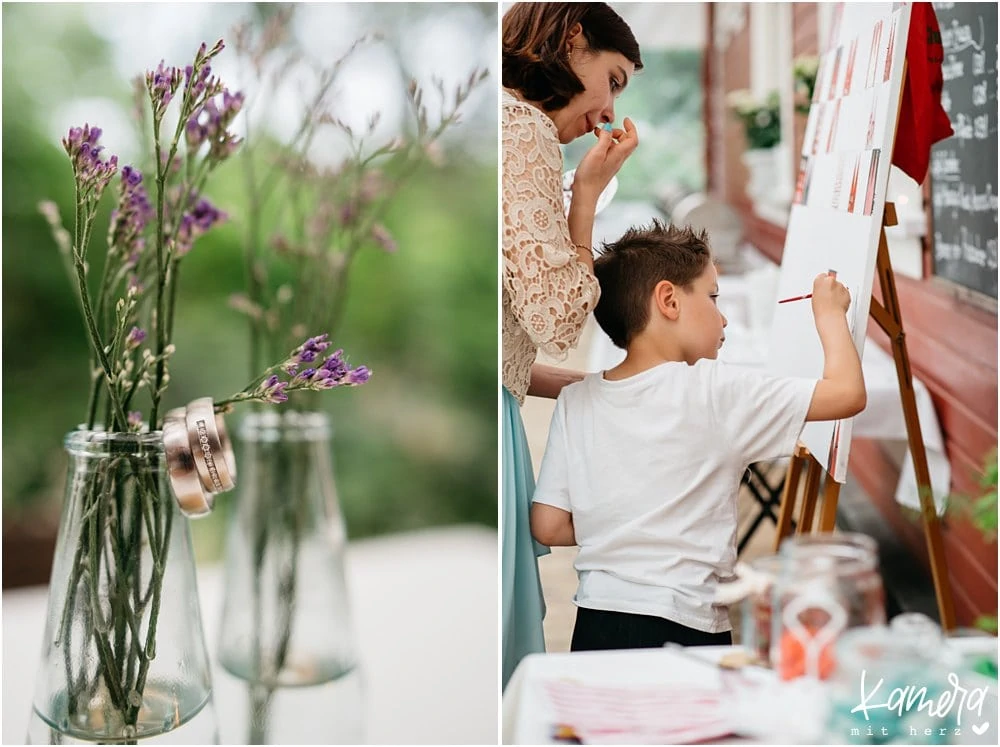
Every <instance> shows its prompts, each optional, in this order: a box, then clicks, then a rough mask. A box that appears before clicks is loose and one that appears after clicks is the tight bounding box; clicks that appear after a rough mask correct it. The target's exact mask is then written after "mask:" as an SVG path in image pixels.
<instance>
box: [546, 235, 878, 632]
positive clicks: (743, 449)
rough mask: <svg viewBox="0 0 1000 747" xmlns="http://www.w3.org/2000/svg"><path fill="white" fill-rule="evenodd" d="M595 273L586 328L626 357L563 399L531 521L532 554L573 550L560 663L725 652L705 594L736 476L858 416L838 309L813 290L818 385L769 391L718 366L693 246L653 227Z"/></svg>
mask: <svg viewBox="0 0 1000 747" xmlns="http://www.w3.org/2000/svg"><path fill="white" fill-rule="evenodd" d="M594 269H595V274H596V275H597V278H598V280H599V282H600V285H601V300H600V302H599V303H598V305H597V307H596V309H595V312H594V314H595V317H596V319H597V321H598V323H599V324H600V325H601V327H602V328H603V329H604V331H605V332H606V333H607V334H608V336H609V337H610V338H611V339H612V341H613V342H614V343H615V344H616V345H618V346H619V347H622V348H624V349H625V350H626V357H625V360H624V361H623V362H622V363H621V364H620V365H618V366H616V367H615V368H613V369H610V370H608V371H604V372H600V373H594V374H590V375H588V376H586V377H585V378H584V379H583V380H582V381H580V382H578V383H575V384H571V385H569V386H567V387H565V388H564V389H563V390H562V393H561V394H560V395H559V398H558V400H557V402H556V408H555V412H554V414H553V417H552V424H551V427H550V431H549V439H548V445H547V447H546V451H545V456H544V458H543V461H542V467H541V472H540V474H539V478H538V484H537V486H536V489H535V494H534V499H533V500H534V503H533V505H532V510H531V530H532V533H533V535H534V537H535V539H537V540H538V541H539V542H543V543H545V544H547V545H577V544H578V545H579V546H580V552H579V555H578V556H577V560H576V569H577V573H578V577H579V586H578V589H577V593H576V597H575V599H574V601H575V602H576V604H577V607H578V609H577V619H576V627H575V629H574V632H573V641H572V650H574V651H582V650H594V649H615V648H647V647H658V646H662V645H663V644H664V643H666V642H668V641H671V642H675V643H679V644H681V645H718V644H728V643H730V642H731V640H732V639H731V634H730V631H731V626H730V623H729V617H728V614H727V610H726V609H725V608H724V607H720V606H718V605H716V604H715V603H714V596H715V586H716V584H717V583H718V582H719V581H720V580H721V579H725V578H727V577H729V576H731V574H732V569H733V565H734V563H735V560H736V499H737V494H738V492H739V484H740V478H741V477H742V475H743V473H744V471H745V470H746V468H747V465H749V464H750V463H752V462H757V461H763V460H770V459H776V458H778V457H782V456H787V455H790V454H791V453H792V450H793V449H794V447H795V444H796V441H797V439H798V436H799V433H800V431H801V429H802V426H803V424H804V423H805V422H806V421H807V420H837V419H840V418H847V417H851V416H853V415H855V414H857V413H858V412H860V411H861V410H862V409H864V406H865V386H864V380H863V378H862V373H861V363H860V360H859V359H858V354H857V351H856V350H855V348H854V343H853V341H852V339H851V335H850V332H849V330H848V326H847V319H846V312H847V309H848V306H849V304H850V294H849V293H848V291H847V289H846V288H845V287H844V286H843V285H841V284H840V283H838V282H837V280H836V279H835V278H834V277H833V276H832V275H831V274H823V275H820V276H818V277H817V278H816V279H815V281H814V283H813V298H812V312H813V315H814V317H815V320H816V330H817V332H818V333H819V336H820V340H821V342H822V346H823V352H824V369H823V377H822V378H821V379H819V380H810V379H796V378H779V377H775V376H771V375H767V374H763V373H757V372H754V371H750V370H747V369H744V368H739V367H734V366H730V365H727V364H724V363H720V362H719V361H717V360H716V358H717V356H718V351H719V348H720V347H721V345H722V343H723V341H724V339H725V327H726V318H725V317H724V316H723V315H722V313H721V312H720V311H719V310H718V308H717V306H716V298H717V296H718V276H717V274H716V270H715V266H714V265H713V263H712V258H711V253H710V251H709V247H708V244H707V237H706V235H705V234H704V232H701V233H699V232H695V231H693V230H692V229H690V228H677V227H674V226H665V225H663V224H661V223H658V222H656V221H654V222H653V225H652V227H650V228H642V229H631V230H629V231H628V232H627V233H626V234H625V235H624V236H623V237H622V238H621V239H620V240H619V241H617V242H615V243H614V244H612V245H610V246H608V247H606V250H605V252H604V254H603V255H602V256H601V257H600V258H598V259H597V261H596V262H595V266H594ZM802 313H809V311H808V309H806V308H803V309H802Z"/></svg>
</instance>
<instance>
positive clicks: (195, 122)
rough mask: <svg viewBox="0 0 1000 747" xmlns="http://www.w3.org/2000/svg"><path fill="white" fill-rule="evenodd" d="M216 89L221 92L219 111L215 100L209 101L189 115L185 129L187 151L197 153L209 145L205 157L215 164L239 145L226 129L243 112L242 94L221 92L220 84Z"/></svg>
mask: <svg viewBox="0 0 1000 747" xmlns="http://www.w3.org/2000/svg"><path fill="white" fill-rule="evenodd" d="M206 69H207V68H206ZM219 88H220V90H221V92H222V102H221V108H220V104H219V102H218V101H217V100H216V99H215V98H211V97H210V98H208V99H207V100H206V101H205V103H204V104H203V105H202V106H201V107H200V108H198V109H197V110H195V111H194V112H193V113H192V114H191V117H190V119H188V121H187V124H186V125H185V127H184V134H185V138H186V139H187V144H188V147H189V148H192V149H194V150H197V149H198V148H200V147H201V145H202V143H205V142H208V144H209V150H208V157H209V158H210V159H212V160H216V161H222V160H224V159H226V158H228V157H229V156H230V155H232V154H233V153H234V152H235V151H236V148H237V147H238V146H239V144H240V142H241V141H240V139H239V138H238V137H236V135H234V134H233V133H231V132H230V131H229V129H228V128H229V126H230V124H232V122H233V120H234V119H235V118H236V115H237V114H239V112H240V110H241V109H242V108H243V102H244V100H245V97H244V95H243V94H242V93H230V92H229V90H228V89H224V88H221V84H220V86H219Z"/></svg>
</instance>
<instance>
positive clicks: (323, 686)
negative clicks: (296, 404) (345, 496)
mask: <svg viewBox="0 0 1000 747" xmlns="http://www.w3.org/2000/svg"><path fill="white" fill-rule="evenodd" d="M237 449H238V457H237V461H238V463H239V465H240V483H239V485H238V486H237V488H236V494H235V498H234V500H235V510H234V513H233V515H232V516H231V518H230V523H229V531H228V535H227V542H226V577H225V589H226V594H225V601H224V605H223V614H222V625H221V629H220V641H219V661H220V664H221V665H222V669H223V670H224V673H225V674H223V675H220V679H221V680H222V686H223V687H225V697H226V703H227V713H226V721H225V722H224V723H223V725H222V726H223V732H224V734H225V738H226V740H227V741H229V740H230V739H233V740H235V741H237V742H245V743H249V744H309V743H317V744H334V743H358V742H360V741H362V736H363V735H362V732H363V723H362V722H363V719H362V717H361V712H362V710H363V708H362V694H361V683H360V674H359V672H358V670H357V660H356V655H355V646H354V637H353V631H352V626H351V616H350V612H349V606H348V595H347V588H346V580H345V572H344V552H345V549H346V540H347V537H346V531H345V528H344V520H343V516H342V514H341V511H340V505H339V503H338V500H337V491H336V485H335V482H334V477H333V467H332V463H331V453H330V452H331V427H330V423H329V418H328V417H327V416H326V415H325V414H322V413H316V412H292V411H286V412H282V413H281V414H278V413H254V414H251V415H249V416H247V417H246V418H245V419H244V420H243V422H242V423H241V426H240V429H239V437H238V439H237ZM226 675H229V676H230V677H231V678H232V679H230V678H229V677H227V676H226ZM220 697H222V696H221V695H220ZM230 703H233V704H234V707H233V709H232V711H231V712H230V711H229V708H228V705H229V704H230ZM236 703H239V707H235V704H236ZM231 718H232V719H235V720H236V721H237V723H235V724H231V723H230V719H231ZM230 729H232V731H230Z"/></svg>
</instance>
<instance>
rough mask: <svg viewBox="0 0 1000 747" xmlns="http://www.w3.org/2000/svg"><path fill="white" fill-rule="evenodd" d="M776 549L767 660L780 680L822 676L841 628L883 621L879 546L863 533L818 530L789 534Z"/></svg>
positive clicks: (827, 670) (830, 664)
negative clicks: (779, 562)
mask: <svg viewBox="0 0 1000 747" xmlns="http://www.w3.org/2000/svg"><path fill="white" fill-rule="evenodd" d="M779 554H780V556H781V557H782V560H783V563H782V569H781V575H780V576H779V578H778V580H777V582H776V584H775V589H774V609H775V610H776V612H777V614H776V615H774V617H773V620H772V628H771V630H772V639H771V663H772V665H773V666H774V668H775V669H776V670H777V671H778V673H779V676H780V677H781V678H782V679H794V678H796V677H800V676H803V675H806V676H810V677H815V678H819V679H825V678H826V677H828V676H829V675H830V673H831V672H832V670H833V665H834V658H833V645H834V644H835V642H836V640H837V638H838V636H839V635H840V634H841V633H842V632H843V631H845V630H848V629H850V628H854V627H857V626H860V625H884V624H885V591H884V589H883V586H882V577H881V576H880V575H879V572H878V547H877V545H876V544H875V541H874V540H873V539H871V538H870V537H866V536H865V535H862V534H853V533H843V534H833V533H823V534H811V535H801V536H796V537H791V538H789V539H787V540H785V541H784V542H783V543H782V545H781V549H780V551H779Z"/></svg>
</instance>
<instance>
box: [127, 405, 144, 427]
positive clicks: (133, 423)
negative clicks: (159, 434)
mask: <svg viewBox="0 0 1000 747" xmlns="http://www.w3.org/2000/svg"><path fill="white" fill-rule="evenodd" d="M128 427H129V429H130V430H134V431H137V430H139V429H140V428H141V427H142V412H140V411H139V410H132V411H131V412H130V413H129V414H128Z"/></svg>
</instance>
